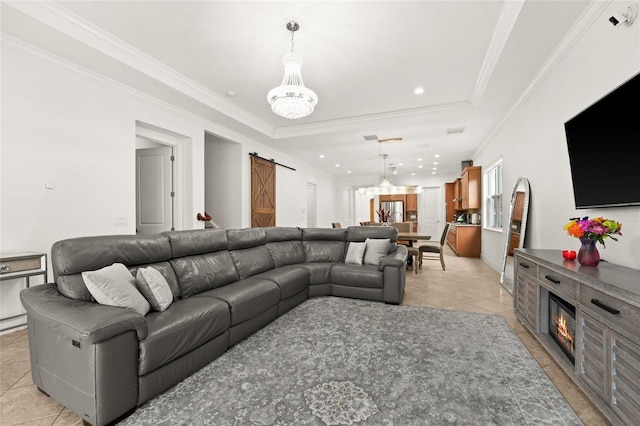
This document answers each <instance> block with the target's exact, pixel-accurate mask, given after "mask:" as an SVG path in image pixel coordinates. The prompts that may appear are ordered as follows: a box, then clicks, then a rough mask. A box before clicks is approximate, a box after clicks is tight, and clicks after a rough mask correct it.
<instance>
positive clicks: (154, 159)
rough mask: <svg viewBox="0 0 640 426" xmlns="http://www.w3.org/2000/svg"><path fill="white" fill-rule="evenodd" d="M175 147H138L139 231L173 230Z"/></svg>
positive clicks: (147, 232)
mask: <svg viewBox="0 0 640 426" xmlns="http://www.w3.org/2000/svg"><path fill="white" fill-rule="evenodd" d="M173 160H174V156H173V148H172V147H169V146H164V147H161V148H144V149H136V233H137V234H157V233H160V232H164V231H173V230H174V229H175V228H174V222H173V221H174V218H173V200H174V196H175V193H174V191H173V163H174V161H173Z"/></svg>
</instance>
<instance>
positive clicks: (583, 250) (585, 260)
mask: <svg viewBox="0 0 640 426" xmlns="http://www.w3.org/2000/svg"><path fill="white" fill-rule="evenodd" d="M596 242H598V240H596V239H595V238H580V250H578V262H579V263H580V264H581V265H582V266H598V263H600V253H599V252H598V248H597V247H596Z"/></svg>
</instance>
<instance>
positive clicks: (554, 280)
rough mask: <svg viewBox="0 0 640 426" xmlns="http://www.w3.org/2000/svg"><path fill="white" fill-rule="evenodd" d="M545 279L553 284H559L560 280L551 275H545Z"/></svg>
mask: <svg viewBox="0 0 640 426" xmlns="http://www.w3.org/2000/svg"><path fill="white" fill-rule="evenodd" d="M544 277H545V278H546V279H548V280H549V281H551V282H552V283H554V284H560V280H556V279H555V278H553V277H552V276H551V275H545V276H544Z"/></svg>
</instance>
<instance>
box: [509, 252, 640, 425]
mask: <svg viewBox="0 0 640 426" xmlns="http://www.w3.org/2000/svg"><path fill="white" fill-rule="evenodd" d="M514 264H515V265H514V266H515V285H514V310H515V313H516V316H517V318H518V320H519V321H520V322H521V323H522V324H523V325H524V326H525V327H526V328H527V329H528V330H529V331H530V332H531V333H532V334H533V335H534V336H535V337H536V338H537V339H538V341H539V342H540V343H541V345H542V346H543V347H544V348H545V349H546V350H547V352H549V354H550V355H551V356H552V357H553V358H554V359H555V361H556V362H557V363H558V364H559V365H560V367H562V369H563V370H564V371H565V372H566V373H567V374H568V375H569V376H570V377H571V379H572V380H573V381H574V382H575V383H576V385H577V386H578V387H579V388H580V389H581V390H582V391H583V392H584V393H585V394H586V395H587V396H588V397H589V399H591V401H592V402H593V403H594V404H595V405H596V406H597V407H598V408H599V409H600V410H601V411H602V413H603V414H604V416H605V417H607V419H608V420H609V421H610V422H611V423H612V424H614V425H619V424H624V425H638V424H640V271H639V270H636V269H631V268H625V267H622V266H617V265H613V264H611V263H608V262H600V264H599V265H598V266H597V267H584V266H581V265H580V264H579V263H578V262H577V261H569V260H564V259H563V258H562V253H561V251H560V250H540V249H516V250H515V262H514Z"/></svg>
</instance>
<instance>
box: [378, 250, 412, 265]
mask: <svg viewBox="0 0 640 426" xmlns="http://www.w3.org/2000/svg"><path fill="white" fill-rule="evenodd" d="M408 256H409V251H408V249H407V246H404V245H401V244H399V245H398V248H397V249H396V251H394V252H392V253H389V254H388V255H386V256H383V257H382V258H380V262H379V263H378V269H379V270H381V271H382V270H384V268H385V266H395V267H398V268H404V267H405V266H406V265H407V257H408Z"/></svg>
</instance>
